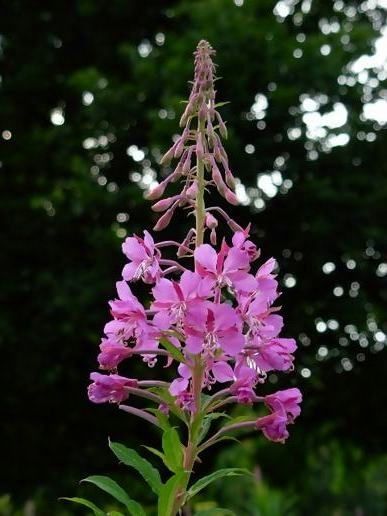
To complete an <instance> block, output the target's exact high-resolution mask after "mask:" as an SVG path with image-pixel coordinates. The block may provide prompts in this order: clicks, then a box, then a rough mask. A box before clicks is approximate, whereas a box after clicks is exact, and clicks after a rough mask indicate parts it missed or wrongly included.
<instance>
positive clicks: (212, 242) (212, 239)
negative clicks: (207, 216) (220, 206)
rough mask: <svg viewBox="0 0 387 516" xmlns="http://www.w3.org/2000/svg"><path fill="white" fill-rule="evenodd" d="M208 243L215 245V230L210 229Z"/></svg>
mask: <svg viewBox="0 0 387 516" xmlns="http://www.w3.org/2000/svg"><path fill="white" fill-rule="evenodd" d="M210 242H211V244H212V245H216V230H215V228H213V229H211V233H210Z"/></svg>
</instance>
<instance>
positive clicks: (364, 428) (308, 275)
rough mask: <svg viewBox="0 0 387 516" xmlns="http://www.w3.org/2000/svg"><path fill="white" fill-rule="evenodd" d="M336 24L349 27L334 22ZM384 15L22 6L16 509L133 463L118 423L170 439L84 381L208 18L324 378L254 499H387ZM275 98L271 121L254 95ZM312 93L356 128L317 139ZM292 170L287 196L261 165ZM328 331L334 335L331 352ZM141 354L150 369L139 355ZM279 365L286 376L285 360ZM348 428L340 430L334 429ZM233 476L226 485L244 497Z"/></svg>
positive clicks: (298, 322) (11, 36)
mask: <svg viewBox="0 0 387 516" xmlns="http://www.w3.org/2000/svg"><path fill="white" fill-rule="evenodd" d="M242 4H243V5H242ZM278 4H281V5H282V11H281V10H278ZM371 4H372V5H371ZM284 5H285V7H286V6H287V7H286V9H285V11H284V7H283V6H284ZM308 5H309V7H308ZM273 8H274V11H275V12H273ZM276 9H277V10H276ZM280 12H282V13H284V14H286V13H287V14H286V16H285V15H284V16H282V17H281V16H280V15H279V14H278V13H280ZM335 23H336V24H338V29H337V30H336V28H337V25H335V27H336V28H335V30H333V29H332V31H331V30H330V29H329V30H328V29H327V27H328V26H329V27H332V26H333V25H332V24H335ZM385 24H386V11H385V10H384V9H383V8H381V7H378V6H377V3H376V2H356V1H353V2H339V1H335V2H326V1H323V0H313V2H307V1H305V0H304V1H297V0H295V1H288V2H271V1H269V0H245V1H244V2H240V1H239V2H237V1H236V2H233V1H232V0H181V1H166V0H165V1H159V0H157V1H156V0H152V1H147V2H142V3H141V4H139V3H138V2H135V1H130V2H124V1H123V0H111V1H110V2H108V3H107V2H94V1H91V0H78V1H73V2H70V3H68V2H66V3H64V2H60V1H59V2H54V3H45V2H43V3H39V4H37V3H28V2H20V1H15V2H9V3H8V4H6V5H4V6H2V7H1V27H0V36H1V37H0V43H1V57H0V76H1V83H0V92H1V98H0V119H1V127H0V132H1V137H0V147H1V149H0V151H1V175H0V184H1V193H0V195H1V197H0V201H1V202H0V209H1V216H0V226H1V234H2V241H3V253H1V272H2V275H3V277H2V283H1V284H2V288H1V305H2V311H1V314H0V335H1V337H0V339H1V341H0V342H1V353H2V361H3V364H4V368H3V374H2V380H3V383H4V387H3V391H2V392H3V398H4V400H3V411H2V423H3V424H2V432H3V434H2V436H1V441H0V442H1V444H2V450H1V456H2V460H3V462H4V464H6V465H7V467H6V468H2V472H1V477H2V478H1V482H0V485H1V489H2V491H4V492H8V493H11V495H12V499H14V500H15V506H17V507H19V506H21V505H20V504H21V503H22V501H23V500H26V499H28V498H30V497H31V496H34V494H35V493H37V492H38V493H39V494H38V498H39V499H42V500H44V502H43V504H46V506H48V507H49V509H39V511H40V512H38V514H45V513H47V514H53V513H54V510H53V509H52V507H53V506H55V504H56V498H57V497H58V496H61V495H65V494H68V493H69V492H71V493H73V485H74V482H75V480H76V479H78V478H82V477H84V476H87V475H88V474H91V473H99V472H100V473H104V474H109V472H112V473H113V474H115V473H116V474H119V473H120V469H119V468H118V467H115V466H114V464H113V461H112V460H111V457H110V455H109V453H108V451H107V449H106V448H107V447H106V440H107V436H108V435H110V436H111V437H112V438H113V437H114V438H115V439H117V440H120V441H124V442H126V443H127V444H128V445H133V446H136V445H138V444H139V443H140V442H146V444H150V445H152V442H153V441H155V440H156V439H157V436H156V435H154V434H152V433H150V432H149V431H148V430H147V429H145V428H144V427H143V426H142V425H141V428H140V427H139V426H138V423H137V422H135V421H133V420H131V419H130V418H126V417H125V416H124V415H123V414H119V413H117V411H115V410H114V408H112V407H95V406H91V405H90V404H89V402H88V401H87V399H86V394H85V392H86V386H87V383H88V374H89V371H91V370H93V369H94V368H95V367H96V365H95V356H96V353H97V344H98V343H99V338H100V335H101V330H102V327H103V324H104V322H105V321H106V318H107V317H108V311H107V306H106V301H107V299H109V298H110V297H112V296H113V295H114V282H115V281H116V279H118V278H119V275H120V270H121V267H122V265H123V259H122V256H121V255H120V243H121V241H122V238H123V237H124V236H125V234H126V233H128V234H129V233H132V232H138V231H141V229H142V228H145V227H146V228H150V227H151V226H152V225H153V222H154V214H152V213H151V211H150V209H149V205H148V203H147V202H146V201H144V199H143V190H144V188H145V187H146V184H147V182H149V180H150V181H151V180H154V178H155V175H156V173H157V174H158V173H159V172H160V170H159V166H158V164H157V163H158V157H159V155H160V153H161V152H162V151H164V150H165V149H166V148H167V147H168V145H169V144H170V139H171V135H173V134H174V133H176V132H177V124H178V122H177V121H178V118H179V113H180V111H181V107H182V105H181V103H180V101H181V100H182V99H184V98H185V97H186V96H187V92H188V87H187V81H188V80H189V79H190V78H191V74H192V61H191V54H192V51H193V49H194V47H195V45H196V43H197V41H198V40H199V39H201V38H203V37H204V38H207V39H208V40H209V41H210V42H211V44H212V45H213V46H214V47H215V48H216V49H217V52H218V55H217V62H218V65H219V67H218V71H219V75H220V76H221V77H223V79H222V80H221V81H219V83H218V95H219V99H220V100H230V101H231V103H230V104H228V105H227V106H224V107H223V108H222V113H223V115H224V118H225V119H226V120H228V126H229V140H228V142H227V150H228V152H229V154H230V162H231V164H232V168H233V170H234V173H235V175H236V176H237V177H239V178H240V180H241V182H242V183H243V184H244V185H245V188H246V195H247V196H248V197H249V198H250V201H251V203H250V209H248V208H247V207H240V208H237V209H235V213H234V216H235V218H237V219H238V220H240V221H241V222H242V223H243V224H247V223H248V221H250V220H251V221H252V224H253V226H252V232H253V237H254V238H255V239H256V241H257V242H258V244H259V246H261V247H262V255H263V257H264V258H265V257H268V256H271V255H273V256H275V257H276V258H278V261H279V265H280V269H281V275H282V276H281V277H282V279H283V291H284V293H283V299H282V304H283V306H284V310H285V314H286V334H287V335H294V336H296V337H297V338H298V341H299V343H300V350H299V352H298V356H297V370H296V372H295V374H293V375H291V376H289V377H285V379H284V382H285V383H286V385H289V384H297V385H299V386H300V387H301V388H302V389H303V391H304V394H305V403H304V413H303V414H304V415H303V417H302V418H301V419H300V420H299V421H298V423H297V425H295V427H294V429H293V428H292V437H291V440H290V441H289V444H287V445H286V446H285V447H281V446H276V447H275V446H272V445H266V444H265V445H264V444H262V443H261V441H259V445H257V446H258V449H259V452H260V453H261V454H262V455H261V456H257V457H255V453H253V454H252V456H254V461H256V464H259V465H260V467H261V468H262V471H264V480H263V483H262V482H257V485H256V486H255V487H254V486H253V487H254V488H252V487H251V485H248V484H244V482H245V481H242V480H240V481H239V480H238V482H240V483H239V484H235V486H236V485H238V486H239V487H238V489H240V493H241V496H240V497H239V498H240V500H241V502H243V503H244V504H245V505H243V506H242V507H239V506H238V507H235V510H236V511H238V510H239V511H242V514H250V512H248V511H250V510H251V511H257V510H260V511H261V512H255V513H254V512H251V514H270V515H272V516H274V515H275V514H276V512H275V511H277V513H279V514H287V513H288V514H292V512H291V511H293V510H294V511H295V514H298V513H299V514H311V512H310V511H312V513H313V514H316V515H317V512H315V511H316V510H318V508H319V507H321V511H322V512H321V514H335V515H341V514H343V515H344V514H362V513H361V512H359V511H360V510H363V513H364V514H372V515H378V514H383V511H384V510H386V509H385V503H386V501H385V492H384V485H385V479H386V472H385V468H386V466H385V464H386V463H385V458H384V455H383V454H384V453H385V452H386V448H385V437H384V436H385V435H386V432H387V417H386V415H385V414H384V412H383V411H382V410H381V409H380V407H383V406H384V405H385V404H386V402H387V399H386V389H385V385H384V383H385V382H384V378H385V374H386V365H387V364H386V355H385V351H384V349H383V348H384V343H383V342H382V343H381V342H379V341H378V340H377V339H376V337H375V335H376V333H377V332H378V331H379V332H382V333H383V332H384V333H387V327H386V317H385V311H386V301H387V285H386V275H383V273H380V274H376V272H377V271H383V270H384V269H383V267H382V264H383V263H385V262H386V261H387V260H386V256H387V233H386V220H387V180H386V172H387V165H386V161H385V138H386V136H385V132H383V131H381V129H382V128H383V124H379V125H378V124H377V123H376V122H375V121H373V120H368V119H365V118H364V117H362V116H361V114H362V110H363V107H364V105H365V103H371V102H373V101H374V100H377V99H381V98H384V97H385V91H386V80H385V76H384V75H383V73H381V70H380V69H378V68H377V67H376V66H374V67H371V68H370V69H368V70H367V78H366V82H364V80H363V78H360V75H359V73H355V72H354V71H353V68H351V65H350V64H351V63H354V62H356V59H358V58H359V57H360V56H362V55H364V54H371V53H372V52H373V43H374V41H375V40H376V38H378V37H379V36H380V31H381V29H382V27H383V26H384V25H385ZM324 27H325V28H324ZM323 45H329V46H330V52H329V55H324V53H322V46H323ZM297 49H298V50H301V53H302V55H301V56H300V57H295V55H299V52H298V53H297V52H296V50H297ZM339 78H340V79H339ZM372 80H373V82H370V81H372ZM257 94H258V95H261V97H256V95H257ZM262 95H263V96H264V98H265V99H266V102H267V107H266V108H265V109H263V108H262V105H264V102H263V101H262V99H263V97H262ZM321 96H322V97H321ZM257 98H258V100H259V99H260V102H261V108H260V109H261V112H260V114H259V117H260V118H257V116H258V115H257V116H255V114H254V113H255V111H254V109H253V110H252V106H253V105H254V103H255V102H258V101H257V100H256V99H257ZM305 98H309V99H319V107H318V109H319V112H321V113H322V114H324V113H329V112H331V111H332V110H333V109H334V106H335V105H337V104H343V105H344V106H345V107H346V110H347V112H348V117H347V120H346V121H345V123H344V125H342V126H340V127H336V128H335V127H334V128H331V129H329V134H331V135H336V136H337V135H340V134H344V135H348V143H347V144H346V145H342V146H340V145H339V146H335V147H329V145H328V144H327V141H328V140H327V138H328V136H329V134H328V136H326V137H318V138H313V137H311V135H310V134H309V133H308V131H309V130H310V128H308V125H307V124H306V123H305V111H303V110H302V109H301V107H300V106H301V105H302V102H303V99H304V100H305ZM262 102H263V104H262ZM258 107H259V106H258ZM258 107H257V109H258ZM4 131H5V132H4ZM7 131H8V132H10V133H11V137H9V134H8V133H7ZM295 135H296V136H295ZM247 145H250V146H253V147H250V150H251V149H253V150H252V152H250V150H249V152H246V150H247V147H246V146H247ZM273 171H278V172H280V173H281V178H282V179H281V181H282V185H281V186H280V185H278V188H277V190H278V192H276V193H277V195H274V196H271V195H267V194H266V193H265V190H264V189H262V188H259V183H258V186H257V177H258V176H259V175H262V174H266V175H270V174H271V173H272V172H273ZM164 172H165V171H164ZM285 181H288V183H285ZM289 181H290V182H289ZM285 184H287V185H288V187H286V188H285V186H284V185H285ZM127 219H128V220H127ZM184 223H185V221H184ZM184 223H183V221H182V220H181V218H177V219H176V220H175V221H174V223H173V224H172V225H171V227H170V229H169V230H168V231H169V233H170V234H174V235H179V234H183V231H184ZM350 260H352V261H354V262H355V267H353V266H352V265H353V264H352V262H350ZM327 262H332V263H334V264H335V270H334V271H333V272H332V273H331V274H324V273H323V272H322V266H323V264H325V263H327ZM350 264H351V265H350ZM287 275H291V277H293V278H295V280H296V284H295V286H294V287H293V288H287V287H286V278H287ZM336 287H342V289H343V295H342V296H339V297H338V296H335V295H334V294H333V289H335V288H336ZM332 320H333V321H337V323H338V326H337V327H336V326H335V325H333V326H332V325H331V326H332V329H331V328H330V327H329V326H328V328H327V324H325V329H324V331H322V332H318V331H316V324H317V323H318V322H319V321H320V322H323V323H327V321H332ZM323 328H324V326H323ZM322 347H323V348H327V354H324V353H325V351H324V353H322V354H318V350H320V349H321V348H322ZM128 368H131V374H132V375H135V374H141V375H142V374H148V375H149V374H150V373H149V371H146V370H145V369H144V368H143V367H142V366H141V365H138V364H136V365H135V364H129V365H128ZM128 370H129V369H128ZM302 370H304V373H305V371H306V376H305V375H304V376H302V375H301V374H300V373H301V372H302ZM308 371H310V373H311V376H310V377H308ZM123 372H125V371H123ZM271 382H273V384H272V386H271V387H273V388H277V387H278V386H280V385H281V384H280V383H276V382H277V378H276V377H274V376H273V377H271ZM321 428H324V432H325V433H321V432H320V429H321ZM332 436H333V437H334V439H335V444H332V445H329V446H328V445H327V447H325V445H324V444H323V443H324V442H326V441H330V440H331V439H332ZM257 441H258V437H257V438H256V439H255V440H254V443H256V442H257ZM232 450H233V449H230V451H229V453H230V454H231V453H232ZM351 450H357V451H355V452H353V451H351ZM359 450H360V451H359ZM225 453H226V452H225ZM357 454H360V455H357ZM378 454H379V455H380V458H378ZM368 456H370V458H369V459H368V458H367V457H368ZM366 458H367V459H366ZM231 459H232V460H233V461H234V462H233V464H232V465H233V466H237V465H241V462H243V460H244V459H243V457H242V456H241V455H240V454H238V453H236V452H235V453H234V455H233V456H232V457H231ZM231 459H230V460H231ZM213 460H215V458H214V459H213ZM219 460H221V459H219ZM222 460H223V459H222ZM251 464H252V466H253V465H254V464H255V462H254V463H251ZM283 464H286V467H283V466H282V465H283ZM130 482H131V486H132V488H133V490H134V492H135V493H140V494H141V495H140V497H141V496H143V497H145V499H146V496H147V494H146V493H143V492H142V487H141V485H137V483H136V481H135V479H134V480H133V479H130ZM233 482H234V480H233ZM235 482H236V481H235ZM233 486H234V484H233ZM269 486H270V487H269ZM230 492H231V490H228V493H230ZM135 493H134V494H135ZM228 493H227V490H225V492H224V493H223V494H222V493H215V494H214V496H215V495H216V499H217V501H219V503H222V504H223V505H224V506H227V503H228V502H233V500H228V499H227V496H226V495H227V494H228ZM249 497H251V499H250V498H249ZM234 501H235V500H234ZM2 503H3V504H4V507H6V508H5V509H2V510H3V511H7V510H8V511H11V512H10V514H16V513H12V510H13V509H11V508H9V509H7V503H8V502H7V500H6V499H5V498H4V499H3V501H2ZM39 503H40V502H39ZM246 504H250V505H248V506H247V505H246ZM270 504H272V505H270ZM372 504H374V505H372ZM8 506H9V507H11V506H10V505H9V504H8ZM246 507H248V508H246ZM250 507H254V508H253V509H250ZM358 507H360V508H362V507H367V509H359V511H358V512H357V513H356V512H354V511H356V510H357V508H358ZM64 510H65V509H63V508H61V509H60V508H58V512H57V514H62V513H61V512H60V511H64ZM243 511H245V512H243ZM246 511H247V512H246ZM264 511H266V512H264ZM270 511H271V512H270ZM281 511H282V512H281ZM287 511H288V512H287ZM297 511H298V512H297ZM300 511H301V512H300ZM308 511H309V512H308ZM324 511H325V512H324ZM335 511H336V512H335ZM340 511H341V512H340ZM346 511H347V512H346ZM348 511H349V512H348ZM350 511H352V512H350ZM364 511H365V512H364ZM367 511H368V512H367ZM378 511H379V512H378ZM4 514H7V512H4ZM63 514H65V513H64V512H63Z"/></svg>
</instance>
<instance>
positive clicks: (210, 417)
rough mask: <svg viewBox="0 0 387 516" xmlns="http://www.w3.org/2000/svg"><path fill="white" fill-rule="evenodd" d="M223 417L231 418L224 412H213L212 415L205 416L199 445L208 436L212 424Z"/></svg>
mask: <svg viewBox="0 0 387 516" xmlns="http://www.w3.org/2000/svg"><path fill="white" fill-rule="evenodd" d="M221 417H227V418H228V417H230V416H228V415H227V414H225V413H224V412H212V413H211V414H208V415H207V416H205V418H204V419H203V422H202V426H201V429H200V432H199V443H200V442H201V441H202V440H203V439H204V438H205V436H206V435H207V432H208V430H209V429H210V426H211V423H212V422H213V421H215V420H216V419H219V418H221Z"/></svg>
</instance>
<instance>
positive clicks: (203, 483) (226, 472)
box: [186, 468, 250, 500]
mask: <svg viewBox="0 0 387 516" xmlns="http://www.w3.org/2000/svg"><path fill="white" fill-rule="evenodd" d="M239 475H250V472H249V471H247V470H246V469H242V468H224V469H219V470H218V471H215V472H214V473H211V474H210V475H207V476H205V477H203V478H201V479H199V480H198V481H197V482H195V484H193V485H192V486H191V487H190V488H189V489H188V491H187V497H186V500H190V499H191V498H192V497H194V496H195V495H197V494H198V493H199V492H200V491H201V490H202V489H204V488H205V487H207V486H208V485H209V484H211V483H212V482H215V480H218V479H220V478H224V477H235V476H239Z"/></svg>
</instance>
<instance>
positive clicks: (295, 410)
mask: <svg viewBox="0 0 387 516" xmlns="http://www.w3.org/2000/svg"><path fill="white" fill-rule="evenodd" d="M301 401H302V394H301V392H300V389H297V388H292V389H285V390H283V391H277V392H275V393H273V394H269V395H268V396H266V397H265V404H266V405H267V406H268V407H269V408H270V409H271V410H272V411H273V412H282V413H283V414H286V416H287V418H288V422H290V423H293V421H294V420H295V419H296V417H297V416H299V415H300V413H301V409H300V406H299V405H300V403H301Z"/></svg>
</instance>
